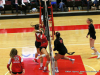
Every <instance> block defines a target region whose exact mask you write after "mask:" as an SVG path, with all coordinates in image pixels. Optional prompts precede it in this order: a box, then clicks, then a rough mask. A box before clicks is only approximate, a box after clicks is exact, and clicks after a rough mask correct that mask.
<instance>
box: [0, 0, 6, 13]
mask: <svg viewBox="0 0 100 75" xmlns="http://www.w3.org/2000/svg"><path fill="white" fill-rule="evenodd" d="M4 4H5V0H0V9H2V8H4ZM0 15H1V11H0Z"/></svg>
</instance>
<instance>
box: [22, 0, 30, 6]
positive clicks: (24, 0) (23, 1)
mask: <svg viewBox="0 0 100 75" xmlns="http://www.w3.org/2000/svg"><path fill="white" fill-rule="evenodd" d="M26 2H28V3H30V1H29V0H22V5H25V4H24V3H26Z"/></svg>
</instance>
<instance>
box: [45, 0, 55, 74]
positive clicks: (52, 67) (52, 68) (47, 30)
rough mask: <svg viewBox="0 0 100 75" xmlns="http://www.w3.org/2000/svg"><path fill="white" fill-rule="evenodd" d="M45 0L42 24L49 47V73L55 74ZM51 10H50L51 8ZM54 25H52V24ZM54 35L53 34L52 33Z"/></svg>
mask: <svg viewBox="0 0 100 75" xmlns="http://www.w3.org/2000/svg"><path fill="white" fill-rule="evenodd" d="M46 1H47V0H44V7H43V10H44V13H43V21H44V25H45V28H46V29H45V35H46V36H47V39H48V43H49V44H48V49H49V53H50V58H51V63H50V66H49V67H51V74H52V75H55V65H54V64H55V63H54V55H53V50H52V45H51V38H50V25H49V18H48V10H47V8H48V7H47V4H46ZM51 11H52V10H51ZM51 17H52V16H51ZM53 27H54V26H53ZM53 35H54V34H53Z"/></svg>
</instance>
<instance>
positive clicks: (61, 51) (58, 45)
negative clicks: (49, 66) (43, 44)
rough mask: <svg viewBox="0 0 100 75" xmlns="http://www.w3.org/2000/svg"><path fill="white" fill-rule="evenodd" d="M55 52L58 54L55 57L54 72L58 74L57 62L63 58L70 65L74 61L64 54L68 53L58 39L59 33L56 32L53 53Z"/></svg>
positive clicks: (59, 38) (60, 39)
mask: <svg viewBox="0 0 100 75" xmlns="http://www.w3.org/2000/svg"><path fill="white" fill-rule="evenodd" d="M55 50H57V51H58V54H57V55H56V56H55V72H59V70H58V65H57V60H58V59H60V58H63V59H65V60H70V61H71V62H72V64H73V63H74V61H75V59H71V58H69V57H66V56H65V54H66V53H68V52H67V49H66V47H65V46H64V43H63V39H62V38H61V37H60V33H59V32H56V39H55V41H54V51H55Z"/></svg>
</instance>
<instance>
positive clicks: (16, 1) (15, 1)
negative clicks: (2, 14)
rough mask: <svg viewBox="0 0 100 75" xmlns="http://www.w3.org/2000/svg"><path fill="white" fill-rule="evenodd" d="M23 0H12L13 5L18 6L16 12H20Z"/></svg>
mask: <svg viewBox="0 0 100 75" xmlns="http://www.w3.org/2000/svg"><path fill="white" fill-rule="evenodd" d="M21 3H22V2H21V0H11V4H12V5H13V7H15V8H16V13H17V14H18V6H19V5H21Z"/></svg>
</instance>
